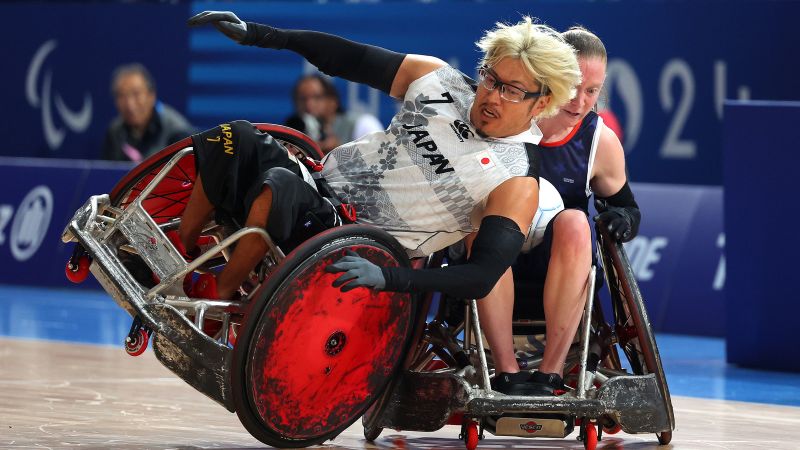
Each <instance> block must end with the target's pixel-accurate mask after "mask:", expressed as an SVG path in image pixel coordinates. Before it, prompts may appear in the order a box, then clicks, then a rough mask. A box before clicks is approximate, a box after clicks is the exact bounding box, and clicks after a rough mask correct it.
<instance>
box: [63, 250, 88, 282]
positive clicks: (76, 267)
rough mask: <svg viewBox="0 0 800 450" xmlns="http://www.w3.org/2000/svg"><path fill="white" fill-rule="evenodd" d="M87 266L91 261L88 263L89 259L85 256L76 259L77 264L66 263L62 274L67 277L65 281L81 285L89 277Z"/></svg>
mask: <svg viewBox="0 0 800 450" xmlns="http://www.w3.org/2000/svg"><path fill="white" fill-rule="evenodd" d="M89 265H91V261H89V257H88V256H86V255H84V256H81V257H80V258H78V262H77V264H70V261H67V266H66V267H65V268H64V274H65V275H66V276H67V279H68V280H69V281H72V282H73V283H76V284H77V283H83V282H84V280H86V277H88V276H89Z"/></svg>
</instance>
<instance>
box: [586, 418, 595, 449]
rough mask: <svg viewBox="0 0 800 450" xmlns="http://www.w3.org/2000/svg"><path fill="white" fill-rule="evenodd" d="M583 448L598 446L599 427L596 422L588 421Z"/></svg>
mask: <svg viewBox="0 0 800 450" xmlns="http://www.w3.org/2000/svg"><path fill="white" fill-rule="evenodd" d="M583 448H585V449H586V450H595V449H596V448H597V428H595V425H594V423H592V422H589V421H588V420H587V421H586V436H585V437H584V439H583Z"/></svg>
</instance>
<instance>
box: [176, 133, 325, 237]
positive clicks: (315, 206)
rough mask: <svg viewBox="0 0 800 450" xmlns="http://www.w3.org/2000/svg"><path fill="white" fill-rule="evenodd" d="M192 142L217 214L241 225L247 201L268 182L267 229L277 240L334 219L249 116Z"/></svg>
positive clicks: (292, 163) (280, 147) (280, 148)
mask: <svg viewBox="0 0 800 450" xmlns="http://www.w3.org/2000/svg"><path fill="white" fill-rule="evenodd" d="M192 143H193V145H194V152H195V168H196V170H197V173H199V174H200V176H201V177H202V183H203V189H204V190H205V193H206V196H207V197H208V199H209V201H210V202H211V204H212V205H214V208H215V211H216V213H217V218H218V220H221V221H230V222H232V223H233V224H234V225H236V226H239V227H241V226H243V225H244V224H245V222H246V220H247V215H248V214H249V212H250V207H251V206H252V204H253V201H254V200H255V199H256V197H258V195H259V194H260V193H261V192H262V191H263V189H264V185H268V186H269V187H270V189H271V190H272V207H271V209H270V214H269V218H268V219H267V232H268V233H269V234H270V237H272V239H273V240H274V241H276V242H278V243H279V244H280V243H282V242H285V241H287V240H290V239H291V240H294V238H295V237H296V236H295V235H297V234H298V233H300V234H304V233H306V232H311V231H312V228H313V229H314V231H313V232H317V231H319V230H318V229H317V228H319V227H323V228H329V227H332V226H334V225H335V224H336V223H337V221H338V216H337V214H336V211H335V209H334V207H333V205H332V204H331V203H330V202H329V201H328V200H326V199H325V198H323V197H322V196H321V195H319V194H318V193H317V191H316V190H314V188H313V187H311V185H309V184H308V183H307V182H306V181H305V180H303V174H302V172H301V169H300V166H299V164H298V162H297V161H296V160H295V159H294V158H290V157H289V153H288V151H287V150H286V148H285V147H284V146H283V145H281V144H280V143H279V142H278V141H276V140H275V139H273V138H272V136H270V135H269V134H268V133H265V132H262V131H259V130H258V129H257V128H255V127H254V126H253V124H251V123H250V122H247V121H244V120H237V121H233V122H231V123H230V124H222V125H220V126H218V127H215V128H212V129H210V130H207V131H204V132H202V133H199V134H196V135H194V136H192ZM312 234H313V233H312Z"/></svg>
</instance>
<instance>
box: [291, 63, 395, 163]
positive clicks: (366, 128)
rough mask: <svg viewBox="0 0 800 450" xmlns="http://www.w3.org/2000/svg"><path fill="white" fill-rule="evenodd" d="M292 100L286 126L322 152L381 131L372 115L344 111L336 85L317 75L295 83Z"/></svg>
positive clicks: (378, 123) (305, 77) (381, 125)
mask: <svg viewBox="0 0 800 450" xmlns="http://www.w3.org/2000/svg"><path fill="white" fill-rule="evenodd" d="M292 100H293V102H294V107H295V113H294V114H293V115H292V116H290V117H289V118H288V119H286V122H285V123H286V125H287V126H290V127H292V128H294V129H296V130H299V131H302V132H303V133H305V134H307V135H308V136H309V137H311V138H312V139H314V140H315V141H317V143H318V144H319V146H320V148H321V149H322V151H323V152H325V153H328V152H329V151H331V150H333V149H334V148H336V147H338V146H339V145H340V144H343V143H345V142H350V141H352V140H355V139H358V138H360V137H361V136H363V135H365V134H369V133H372V132H374V131H383V129H384V126H383V124H381V122H380V121H379V120H378V119H377V118H376V117H375V116H373V115H371V114H366V113H364V114H356V113H353V112H345V110H344V108H343V107H342V104H341V99H340V97H339V91H338V90H337V89H336V86H335V85H334V84H333V83H332V82H331V80H329V79H328V78H327V77H325V76H324V75H322V74H319V73H315V74H310V75H305V76H303V77H302V78H300V79H299V80H297V83H296V84H295V86H294V90H293V91H292Z"/></svg>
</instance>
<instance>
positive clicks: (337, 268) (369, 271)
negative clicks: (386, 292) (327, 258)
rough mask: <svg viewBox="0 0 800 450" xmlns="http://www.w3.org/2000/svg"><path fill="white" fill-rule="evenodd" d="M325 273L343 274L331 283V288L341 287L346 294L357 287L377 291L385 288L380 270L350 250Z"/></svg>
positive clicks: (326, 269)
mask: <svg viewBox="0 0 800 450" xmlns="http://www.w3.org/2000/svg"><path fill="white" fill-rule="evenodd" d="M325 271H326V272H331V273H339V272H344V274H343V275H342V276H340V277H339V278H337V279H336V281H334V282H333V287H339V286H341V287H342V292H347V291H349V290H351V289H355V288H357V287H367V288H372V289H377V290H380V289H383V288H384V287H386V280H385V279H384V278H383V272H382V271H381V268H380V267H379V266H376V265H375V264H372V263H371V262H369V261H367V260H366V259H364V258H362V257H360V256H358V254H357V253H356V252H354V251H352V250H348V251H347V256H345V257H343V258H341V259H339V260H338V261H336V262H335V263H333V264H331V265H329V266H328V267H326V268H325ZM351 280H352V281H351ZM348 281H349V283H348ZM345 283H347V284H345Z"/></svg>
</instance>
